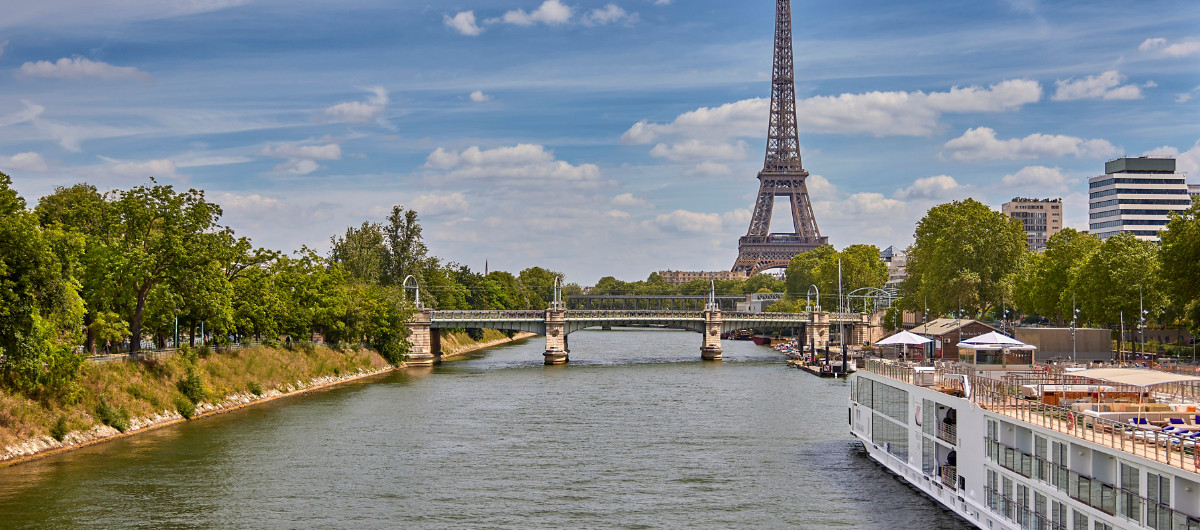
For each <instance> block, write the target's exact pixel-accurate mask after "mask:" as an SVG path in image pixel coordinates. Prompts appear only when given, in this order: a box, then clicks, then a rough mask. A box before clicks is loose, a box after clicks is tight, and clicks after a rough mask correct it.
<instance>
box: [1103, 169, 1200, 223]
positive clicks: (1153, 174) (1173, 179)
mask: <svg viewBox="0 0 1200 530" xmlns="http://www.w3.org/2000/svg"><path fill="white" fill-rule="evenodd" d="M1104 173H1105V174H1104V175H1100V176H1096V177H1092V178H1090V179H1088V229H1089V231H1090V232H1091V233H1092V234H1094V235H1096V236H1097V237H1099V238H1100V239H1106V238H1108V237H1110V236H1114V235H1116V234H1119V233H1121V232H1129V233H1131V234H1133V235H1134V236H1137V238H1138V239H1144V240H1148V241H1154V242H1158V241H1159V238H1158V232H1159V230H1162V229H1163V228H1164V227H1166V225H1167V221H1169V220H1170V214H1171V212H1178V211H1183V210H1186V209H1187V208H1188V206H1190V205H1191V204H1192V200H1191V197H1190V196H1188V186H1187V183H1186V182H1184V176H1183V175H1182V174H1180V173H1176V172H1175V159H1174V158H1165V157H1149V156H1140V157H1136V158H1131V157H1122V158H1114V159H1112V160H1109V161H1108V162H1106V163H1105V164H1104Z"/></svg>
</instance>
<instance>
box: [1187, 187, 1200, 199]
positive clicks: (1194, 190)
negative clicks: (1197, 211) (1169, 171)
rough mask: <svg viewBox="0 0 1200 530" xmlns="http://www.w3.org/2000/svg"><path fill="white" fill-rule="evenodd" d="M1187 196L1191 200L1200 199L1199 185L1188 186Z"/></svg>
mask: <svg viewBox="0 0 1200 530" xmlns="http://www.w3.org/2000/svg"><path fill="white" fill-rule="evenodd" d="M1188 196H1190V197H1192V198H1193V199H1194V198H1196V197H1200V184H1188Z"/></svg>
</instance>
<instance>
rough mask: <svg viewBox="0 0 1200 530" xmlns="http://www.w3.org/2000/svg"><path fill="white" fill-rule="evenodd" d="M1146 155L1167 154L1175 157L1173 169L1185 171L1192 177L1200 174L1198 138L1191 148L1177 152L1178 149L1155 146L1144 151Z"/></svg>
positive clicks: (1199, 143)
mask: <svg viewBox="0 0 1200 530" xmlns="http://www.w3.org/2000/svg"><path fill="white" fill-rule="evenodd" d="M1142 154H1143V155H1146V156H1169V157H1173V158H1174V159H1175V171H1178V172H1180V173H1186V174H1187V175H1188V176H1189V177H1192V178H1193V179H1194V178H1196V177H1197V176H1200V140H1197V141H1196V143H1195V144H1194V145H1192V148H1191V149H1188V150H1187V151H1184V152H1182V153H1180V152H1179V149H1177V148H1175V147H1171V146H1169V145H1164V146H1162V147H1156V148H1154V149H1151V150H1149V151H1146V152H1145V153H1142Z"/></svg>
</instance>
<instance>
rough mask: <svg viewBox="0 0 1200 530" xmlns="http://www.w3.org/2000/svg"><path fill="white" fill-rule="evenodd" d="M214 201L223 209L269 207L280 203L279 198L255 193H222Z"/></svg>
mask: <svg viewBox="0 0 1200 530" xmlns="http://www.w3.org/2000/svg"><path fill="white" fill-rule="evenodd" d="M216 202H217V204H220V205H221V207H222V208H224V209H234V210H255V209H264V208H265V209H270V208H275V207H277V206H280V205H281V204H282V203H281V202H280V201H279V199H273V198H270V197H263V196H262V195H259V194H257V193H255V194H253V195H237V194H234V193H222V194H221V195H219V196H218V197H217V199H216Z"/></svg>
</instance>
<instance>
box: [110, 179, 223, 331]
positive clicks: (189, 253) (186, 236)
mask: <svg viewBox="0 0 1200 530" xmlns="http://www.w3.org/2000/svg"><path fill="white" fill-rule="evenodd" d="M110 202H111V205H112V208H113V209H114V212H115V214H116V217H117V218H118V219H119V221H118V234H119V238H118V239H119V247H118V248H119V251H120V253H119V258H118V259H117V260H116V261H118V265H119V268H117V269H116V270H115V271H113V272H114V276H115V277H116V282H117V284H118V286H119V289H120V290H121V291H122V292H123V293H124V296H125V300H126V302H127V303H128V304H129V305H131V306H132V307H129V305H127V306H126V308H125V309H126V311H127V312H128V313H127V314H128V315H129V316H128V320H129V332H130V341H129V351H130V352H131V353H136V352H137V351H138V350H139V349H140V347H141V338H142V319H143V317H144V316H145V311H146V300H147V298H148V297H149V295H150V291H151V289H153V288H154V287H155V286H156V285H159V284H161V283H171V284H174V285H177V286H178V285H183V284H185V283H187V282H188V280H189V279H190V278H193V277H194V275H195V274H196V273H197V272H198V271H201V272H202V271H204V270H205V269H206V268H207V267H208V266H209V265H210V264H211V263H212V262H213V261H214V260H216V259H218V258H219V256H218V255H217V254H216V253H215V249H216V248H217V247H218V246H219V245H218V244H217V243H214V240H219V238H220V236H218V235H217V234H216V233H214V232H213V230H214V229H216V228H217V220H218V219H220V216H221V207H220V206H217V205H216V204H214V203H210V202H208V201H206V200H205V199H204V192H203V191H199V190H195V189H190V190H188V191H187V192H182V193H177V192H176V191H175V190H174V188H172V187H171V186H161V185H155V186H138V187H136V188H133V189H131V190H129V191H127V192H122V193H116V194H115V196H114V197H113V199H112V200H111V201H110Z"/></svg>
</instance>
